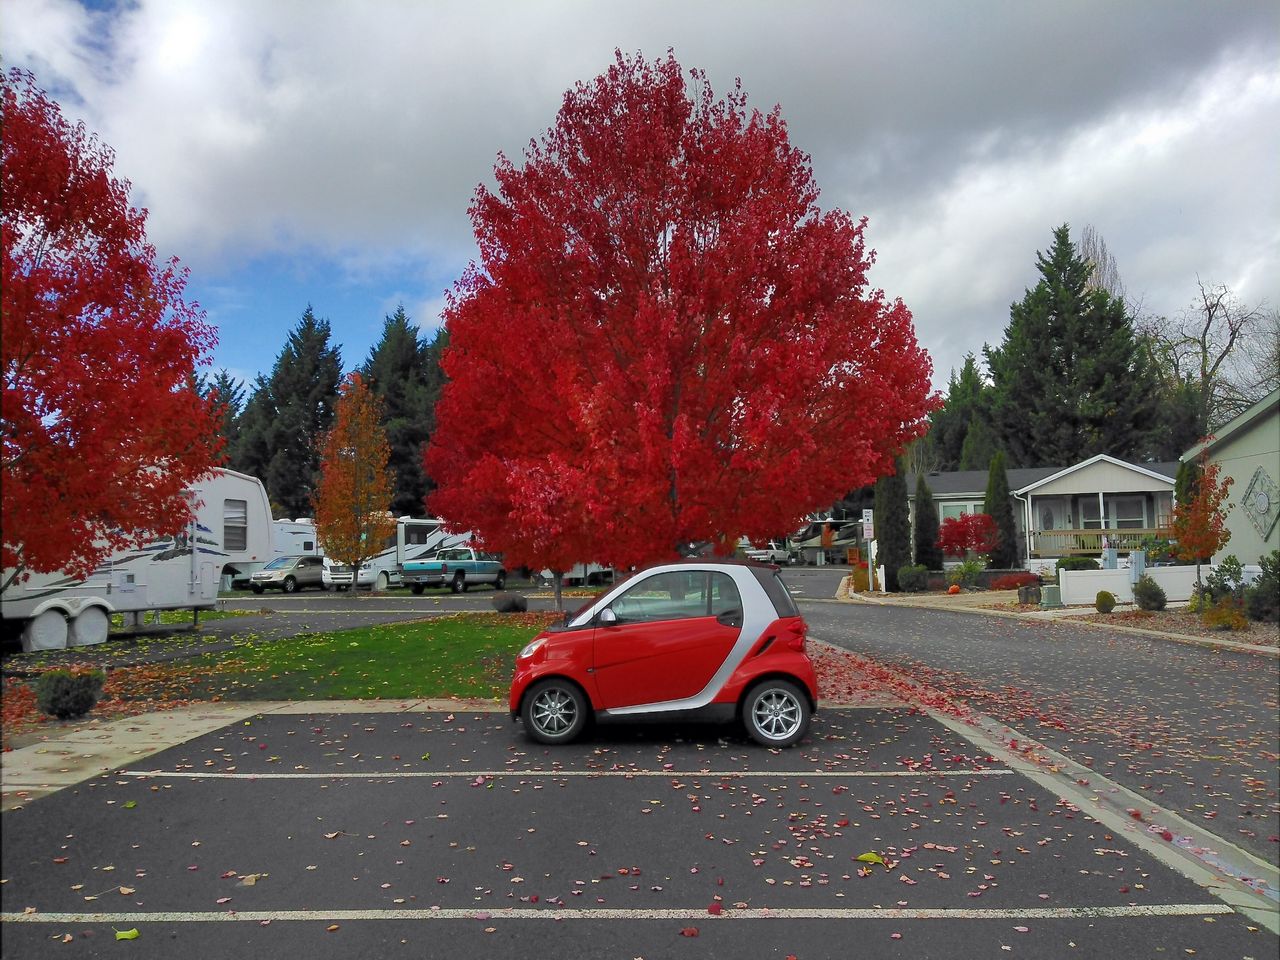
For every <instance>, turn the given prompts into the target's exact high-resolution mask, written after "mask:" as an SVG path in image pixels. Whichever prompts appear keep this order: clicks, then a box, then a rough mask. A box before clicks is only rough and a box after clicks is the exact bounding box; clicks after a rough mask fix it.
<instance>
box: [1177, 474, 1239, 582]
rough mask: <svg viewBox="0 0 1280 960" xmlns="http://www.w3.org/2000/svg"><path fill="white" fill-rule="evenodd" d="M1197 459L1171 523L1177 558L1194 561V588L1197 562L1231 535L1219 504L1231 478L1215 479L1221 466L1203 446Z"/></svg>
mask: <svg viewBox="0 0 1280 960" xmlns="http://www.w3.org/2000/svg"><path fill="white" fill-rule="evenodd" d="M1198 459H1199V461H1200V463H1199V467H1200V469H1199V470H1198V471H1197V473H1198V476H1197V477H1196V479H1195V481H1194V486H1193V488H1192V496H1191V497H1190V498H1189V499H1188V500H1187V502H1186V503H1175V504H1174V507H1173V524H1172V527H1173V539H1174V540H1175V541H1177V547H1176V553H1177V556H1178V559H1179V560H1183V561H1188V562H1189V561H1192V560H1194V561H1195V564H1196V590H1197V592H1198V591H1199V590H1200V589H1201V583H1200V564H1201V563H1203V562H1205V561H1207V560H1209V559H1210V558H1211V557H1212V556H1213V555H1214V554H1215V553H1217V552H1218V551H1219V550H1221V549H1222V548H1223V547H1225V546H1226V545H1227V541H1228V540H1230V539H1231V531H1230V530H1228V529H1227V510H1226V509H1223V504H1224V503H1225V502H1226V499H1227V493H1228V491H1229V490H1230V488H1231V484H1232V483H1233V482H1234V480H1233V479H1232V478H1231V477H1222V478H1221V479H1219V474H1220V473H1221V471H1222V468H1221V466H1220V465H1219V464H1216V463H1210V462H1209V456H1208V451H1207V450H1202V451H1201V453H1200V456H1199V458H1198ZM1227 509H1230V508H1229V507H1228V508H1227Z"/></svg>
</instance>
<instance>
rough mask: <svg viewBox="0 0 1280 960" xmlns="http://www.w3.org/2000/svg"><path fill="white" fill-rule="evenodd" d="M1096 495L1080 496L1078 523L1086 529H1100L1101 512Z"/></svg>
mask: <svg viewBox="0 0 1280 960" xmlns="http://www.w3.org/2000/svg"><path fill="white" fill-rule="evenodd" d="M1100 507H1101V504H1099V503H1098V498H1097V497H1082V498H1081V499H1080V525H1081V526H1082V527H1084V529H1086V530H1100V529H1102V513H1101V512H1100V510H1099V508H1100Z"/></svg>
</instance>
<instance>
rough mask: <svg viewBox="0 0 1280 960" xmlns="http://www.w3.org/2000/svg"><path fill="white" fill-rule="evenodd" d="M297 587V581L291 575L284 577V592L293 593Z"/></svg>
mask: <svg viewBox="0 0 1280 960" xmlns="http://www.w3.org/2000/svg"><path fill="white" fill-rule="evenodd" d="M297 589H298V581H297V580H295V579H294V578H293V577H285V578H284V592H285V593H293V592H295V591H296V590H297Z"/></svg>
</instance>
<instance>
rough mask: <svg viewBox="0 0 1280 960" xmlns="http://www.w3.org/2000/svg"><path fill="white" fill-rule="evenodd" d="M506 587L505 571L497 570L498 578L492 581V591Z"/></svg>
mask: <svg viewBox="0 0 1280 960" xmlns="http://www.w3.org/2000/svg"><path fill="white" fill-rule="evenodd" d="M506 585H507V571H505V570H499V571H498V576H497V577H496V578H495V579H494V581H493V589H495V590H502V589H504V588H505V587H506Z"/></svg>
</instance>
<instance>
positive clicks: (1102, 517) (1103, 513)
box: [1098, 490, 1107, 530]
mask: <svg viewBox="0 0 1280 960" xmlns="http://www.w3.org/2000/svg"><path fill="white" fill-rule="evenodd" d="M1098 529H1099V530H1105V529H1107V508H1106V505H1105V504H1103V502H1102V491H1101V490H1099V491H1098Z"/></svg>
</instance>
